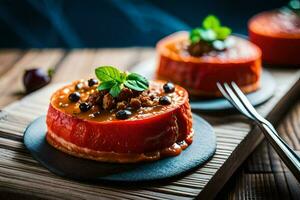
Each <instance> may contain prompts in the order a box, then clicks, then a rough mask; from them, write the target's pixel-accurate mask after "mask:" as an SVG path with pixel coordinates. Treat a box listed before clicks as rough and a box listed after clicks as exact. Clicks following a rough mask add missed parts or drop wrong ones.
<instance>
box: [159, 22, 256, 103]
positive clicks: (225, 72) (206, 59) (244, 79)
mask: <svg viewBox="0 0 300 200" xmlns="http://www.w3.org/2000/svg"><path fill="white" fill-rule="evenodd" d="M208 18H209V17H208ZM215 20H217V19H215ZM210 21H212V20H210ZM217 22H218V21H216V22H215V23H217ZM206 27H207V25H206ZM222 28H224V27H220V28H219V29H222ZM214 29H216V30H215V32H214V30H213V27H212V28H209V27H208V28H206V29H204V28H196V29H194V30H192V31H191V32H190V33H189V32H185V31H182V32H177V33H174V34H172V35H170V36H168V37H166V38H163V39H162V40H161V41H159V42H158V44H157V47H156V49H157V53H158V59H159V60H158V67H157V71H156V76H157V78H158V79H165V80H170V81H173V82H174V83H177V84H179V85H181V86H183V87H185V88H186V89H187V90H188V91H189V93H190V94H191V95H192V96H200V97H217V96H220V95H221V94H220V92H219V91H218V88H217V86H216V83H217V82H221V83H223V82H231V81H234V82H235V83H237V85H238V86H239V87H240V88H241V89H242V90H243V91H244V92H246V93H249V92H253V91H255V90H257V89H258V88H259V87H260V76H261V51H260V49H259V48H258V47H257V46H256V45H255V44H253V43H251V42H249V41H247V40H246V39H244V38H241V37H238V36H233V35H230V34H229V33H228V35H227V36H226V37H224V35H223V36H222V35H220V36H217V33H218V31H219V29H217V28H214ZM225 30H226V29H225Z"/></svg>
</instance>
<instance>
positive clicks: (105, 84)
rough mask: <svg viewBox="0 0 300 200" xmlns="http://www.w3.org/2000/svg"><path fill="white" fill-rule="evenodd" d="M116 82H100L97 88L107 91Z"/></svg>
mask: <svg viewBox="0 0 300 200" xmlns="http://www.w3.org/2000/svg"><path fill="white" fill-rule="evenodd" d="M116 83H117V82H116V81H114V80H112V81H105V82H101V83H100V85H99V86H98V88H97V89H98V90H100V91H101V90H108V89H110V88H112V87H113V86H114V85H115V84H116Z"/></svg>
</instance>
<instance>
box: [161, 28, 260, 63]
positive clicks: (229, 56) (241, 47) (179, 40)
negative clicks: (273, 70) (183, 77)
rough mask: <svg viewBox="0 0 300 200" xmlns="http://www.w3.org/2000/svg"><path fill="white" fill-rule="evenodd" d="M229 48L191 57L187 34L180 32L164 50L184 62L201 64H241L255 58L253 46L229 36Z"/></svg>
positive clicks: (168, 42) (255, 50) (243, 40)
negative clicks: (198, 62)
mask: <svg viewBox="0 0 300 200" xmlns="http://www.w3.org/2000/svg"><path fill="white" fill-rule="evenodd" d="M227 40H228V43H229V47H228V48H227V49H225V50H224V51H216V50H213V51H210V52H208V53H204V54H203V55H202V56H200V57H196V56H191V55H190V53H189V52H188V45H189V41H188V33H187V32H181V33H178V34H177V35H175V36H174V39H171V40H170V41H167V42H166V45H165V48H166V49H167V51H168V52H169V53H171V54H174V56H175V57H176V56H177V55H178V56H180V59H182V60H186V61H195V62H197V61H199V60H201V62H212V63H213V62H218V63H222V62H241V60H248V59H253V57H257V55H258V53H257V49H256V48H255V46H254V45H253V44H252V43H251V42H249V41H247V40H245V39H243V38H240V37H237V36H229V37H228V39H227Z"/></svg>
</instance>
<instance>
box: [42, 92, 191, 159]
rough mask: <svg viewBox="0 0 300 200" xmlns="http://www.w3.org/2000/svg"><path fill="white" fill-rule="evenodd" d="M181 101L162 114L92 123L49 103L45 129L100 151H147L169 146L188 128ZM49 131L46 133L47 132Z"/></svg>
mask: <svg viewBox="0 0 300 200" xmlns="http://www.w3.org/2000/svg"><path fill="white" fill-rule="evenodd" d="M184 94H185V96H186V97H185V102H184V103H183V104H181V105H178V106H176V107H175V109H171V110H167V111H166V112H165V113H163V114H160V115H156V116H153V117H149V118H146V119H143V120H136V121H129V120H127V121H126V120H125V121H123V120H114V121H111V122H105V123H102V122H96V121H91V120H88V119H79V118H76V117H74V116H71V115H69V114H66V113H64V112H62V111H59V110H58V109H56V108H55V107H53V106H52V105H51V104H50V105H49V109H48V114H47V119H46V123H47V128H48V132H51V133H54V134H55V135H56V136H58V137H59V138H62V139H64V140H65V141H67V142H71V143H72V144H75V145H77V146H78V147H82V148H87V149H91V150H96V151H103V152H116V153H147V152H153V151H157V150H160V149H163V148H167V147H170V146H171V145H173V144H174V143H175V142H179V141H182V140H184V139H185V138H186V137H187V136H188V135H189V134H190V133H191V131H192V115H191V109H190V106H189V102H188V96H187V95H188V94H187V92H186V91H185V93H184ZM47 134H49V133H47Z"/></svg>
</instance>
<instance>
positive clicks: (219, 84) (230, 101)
mask: <svg viewBox="0 0 300 200" xmlns="http://www.w3.org/2000/svg"><path fill="white" fill-rule="evenodd" d="M217 87H218V88H219V90H220V92H221V93H222V94H223V96H224V97H225V98H226V99H227V100H228V101H229V103H230V104H231V105H232V106H233V107H235V108H237V107H238V106H237V105H236V104H235V103H234V101H233V100H232V98H231V97H230V96H229V95H228V93H227V91H226V90H225V89H224V88H223V86H222V85H221V83H219V82H217Z"/></svg>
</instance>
